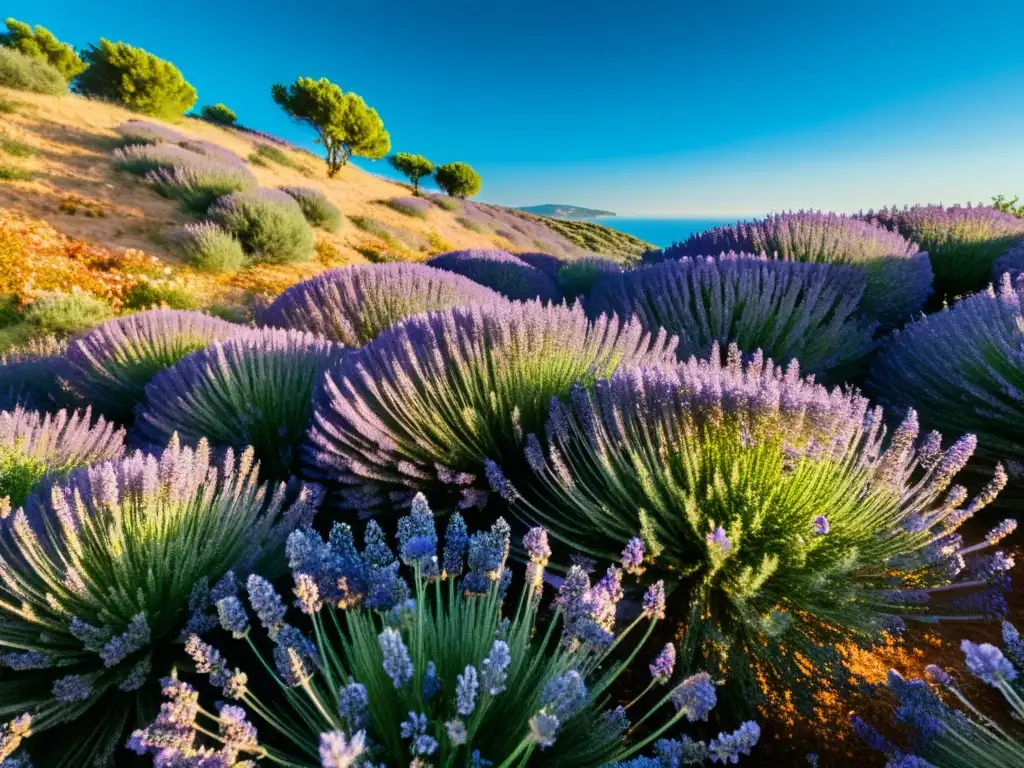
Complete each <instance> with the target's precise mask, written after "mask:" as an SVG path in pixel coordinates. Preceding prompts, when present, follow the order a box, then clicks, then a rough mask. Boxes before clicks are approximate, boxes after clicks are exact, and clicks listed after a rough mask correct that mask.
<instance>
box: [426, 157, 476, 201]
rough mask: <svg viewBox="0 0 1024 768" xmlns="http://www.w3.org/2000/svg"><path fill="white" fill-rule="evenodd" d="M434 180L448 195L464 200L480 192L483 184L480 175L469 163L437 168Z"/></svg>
mask: <svg viewBox="0 0 1024 768" xmlns="http://www.w3.org/2000/svg"><path fill="white" fill-rule="evenodd" d="M434 180H435V181H436V182H437V186H439V187H440V188H441V189H443V190H444V191H445V192H446V193H448V194H449V195H451V196H452V197H460V198H462V199H463V200H465V199H466V198H467V197H472V196H473V195H475V194H476V193H477V192H479V191H480V186H481V185H482V183H483V182H482V180H481V179H480V174H479V173H477V172H476V171H474V170H473V168H472V167H471V166H469V165H468V164H467V163H446V164H445V165H439V166H437V170H435V171H434Z"/></svg>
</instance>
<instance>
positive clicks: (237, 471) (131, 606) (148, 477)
mask: <svg viewBox="0 0 1024 768" xmlns="http://www.w3.org/2000/svg"><path fill="white" fill-rule="evenodd" d="M257 468H258V467H257V465H256V463H255V462H254V461H253V454H252V451H246V452H244V453H243V454H242V455H241V456H239V457H237V458H236V456H235V455H234V454H233V453H232V452H230V451H229V452H228V453H227V455H226V456H225V457H224V459H223V461H222V462H221V463H220V464H212V463H211V461H210V450H209V448H208V447H207V445H206V443H205V442H204V443H201V444H200V445H199V446H198V447H197V448H196V449H195V450H193V449H190V448H182V447H180V446H179V445H178V443H177V440H172V442H171V444H170V445H169V446H168V447H167V449H166V450H165V451H164V452H163V454H162V455H161V456H160V457H159V458H156V457H154V456H146V455H144V454H142V453H136V454H134V455H133V456H130V457H127V458H124V459H121V460H118V461H110V462H104V463H101V464H97V465H94V466H93V467H90V468H87V469H82V470H79V471H78V472H76V473H75V474H73V475H72V476H71V477H70V478H69V479H68V481H67V482H66V483H65V484H61V485H58V486H55V488H54V491H53V494H52V496H51V498H50V499H49V500H48V501H47V502H46V503H45V504H43V505H42V506H41V507H40V509H39V510H37V511H36V512H35V515H34V517H36V518H38V519H31V518H30V516H29V515H28V514H26V512H25V511H24V510H18V511H17V512H16V513H14V514H13V515H11V516H9V517H7V518H6V519H4V520H2V521H0V570H2V573H3V579H2V586H0V614H2V615H3V617H4V620H3V622H0V647H2V648H3V649H4V653H3V654H2V655H0V663H2V664H3V665H4V666H5V667H7V672H6V673H5V675H4V676H3V679H2V680H0V716H2V717H5V718H6V717H14V716H19V715H22V714H25V715H27V716H30V717H31V730H32V733H33V734H40V733H43V732H45V731H48V730H50V729H53V728H57V727H60V729H61V731H60V733H59V734H57V735H55V736H51V737H49V738H48V737H43V738H33V739H32V740H31V741H30V742H29V747H30V749H31V751H33V752H34V753H35V755H36V757H37V759H39V760H40V761H41V764H43V765H47V766H69V767H70V766H82V765H107V764H112V762H113V758H112V756H113V754H114V750H115V749H116V748H118V747H120V746H121V745H123V744H124V740H125V737H126V735H127V734H126V732H125V731H126V729H130V728H131V727H132V723H135V722H146V721H147V720H148V719H149V718H151V717H152V716H153V715H155V714H156V706H155V703H154V702H153V700H152V696H151V695H150V691H149V689H148V687H147V686H146V685H145V684H146V682H147V681H148V680H149V678H150V675H151V673H152V671H153V670H154V669H155V670H157V671H159V670H162V669H165V668H167V666H169V665H170V664H171V663H173V659H174V658H175V656H176V655H177V653H179V652H180V651H177V650H176V642H179V641H178V640H176V638H178V633H179V632H181V631H182V630H184V635H185V636H187V635H188V634H190V633H192V632H201V631H204V630H206V629H209V628H210V626H211V625H212V624H214V623H215V619H214V618H213V616H214V614H213V613H212V611H213V608H212V604H211V600H212V599H214V598H220V597H225V596H229V595H231V594H234V592H235V588H236V582H235V578H234V576H235V574H237V575H239V576H243V577H244V575H245V574H246V573H247V572H248V571H249V570H250V569H251V568H253V567H256V566H257V565H260V562H258V558H259V556H260V555H261V553H263V552H267V553H273V552H274V550H275V547H280V546H282V545H283V543H284V540H285V538H286V537H287V536H288V534H289V533H290V532H291V531H292V530H294V529H295V528H296V527H298V526H300V525H308V524H309V522H310V520H311V519H312V516H313V513H314V512H315V510H316V506H317V504H318V502H319V491H318V490H317V489H316V488H303V489H302V490H301V491H299V493H298V497H297V499H296V500H295V502H294V503H293V504H291V506H289V507H288V508H287V509H286V508H285V498H286V494H285V489H284V487H283V486H282V487H281V488H278V489H276V490H273V491H269V492H268V490H269V489H268V488H267V487H266V486H261V485H259V484H258V483H257V480H256V473H257ZM266 565H267V562H263V563H262V566H263V567H266ZM232 569H235V570H234V571H232ZM211 585H213V586H212V588H211ZM75 721H79V722H77V723H76V722H75ZM119 762H120V761H119Z"/></svg>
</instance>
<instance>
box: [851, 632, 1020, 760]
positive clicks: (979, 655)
mask: <svg viewBox="0 0 1024 768" xmlns="http://www.w3.org/2000/svg"><path fill="white" fill-rule="evenodd" d="M960 648H961V650H962V651H963V654H964V661H965V662H966V666H967V671H968V672H970V673H971V675H973V676H974V677H976V678H978V679H979V680H982V681H983V682H985V683H986V684H988V685H990V686H992V687H993V688H995V689H996V690H997V691H999V693H1000V694H1002V696H1003V698H1004V699H1005V701H1006V703H1007V704H1008V705H1009V709H1010V720H1009V721H1007V722H1006V723H1005V725H1006V727H1004V725H1003V724H999V723H997V722H996V721H995V720H994V719H992V718H990V717H988V716H987V715H985V714H983V713H982V712H981V711H980V710H979V709H978V708H977V707H975V705H974V704H972V703H971V702H970V701H969V700H968V698H967V696H966V695H964V693H963V692H962V691H961V690H960V688H959V687H958V686H957V684H956V680H955V679H954V678H953V676H952V675H950V674H949V673H948V672H947V671H946V670H944V669H942V668H940V667H937V666H935V665H929V666H928V667H926V668H925V675H926V677H927V680H905V679H904V678H903V676H902V675H900V674H899V673H898V672H896V671H895V670H891V671H890V672H889V688H890V690H891V691H892V692H893V693H894V694H895V695H896V697H897V698H898V699H899V702H900V703H899V708H898V709H897V710H896V717H895V719H894V723H895V724H896V725H901V726H904V727H908V728H909V729H910V730H911V731H912V732H913V733H914V735H915V738H914V739H913V740H912V742H911V747H910V749H909V750H907V751H906V752H905V751H903V750H901V749H900V748H899V747H897V746H896V745H895V744H893V743H892V742H891V741H889V740H888V739H886V738H885V737H884V736H882V735H881V734H880V733H878V732H877V731H876V730H875V729H874V728H872V727H871V726H870V725H868V724H867V723H865V722H864V721H863V720H861V719H860V718H859V717H856V716H855V717H854V723H853V724H854V729H855V730H856V731H857V733H858V734H859V735H861V736H862V738H864V739H865V740H866V741H867V743H868V744H869V746H871V747H872V748H874V749H876V750H878V751H881V752H886V753H888V756H889V762H888V763H887V766H892V767H893V768H929V767H930V768H958V767H959V766H962V765H972V766H986V768H1001V766H1010V765H1024V732H1022V730H1021V728H1020V724H1021V722H1022V721H1024V686H1022V684H1021V674H1024V641H1021V638H1020V633H1019V632H1017V628H1016V627H1014V626H1013V625H1012V624H1010V623H1009V622H1006V621H1004V622H1003V650H1000V649H999V648H997V647H996V646H994V645H992V644H990V643H980V644H977V643H973V642H971V641H970V640H964V641H963V642H962V643H961V645H960ZM1004 654H1005V655H1004ZM943 698H945V699H946V700H948V701H952V702H953V704H954V705H960V706H956V709H950V707H949V706H948V705H947V703H946V701H944V700H943ZM1011 724H1012V725H1011Z"/></svg>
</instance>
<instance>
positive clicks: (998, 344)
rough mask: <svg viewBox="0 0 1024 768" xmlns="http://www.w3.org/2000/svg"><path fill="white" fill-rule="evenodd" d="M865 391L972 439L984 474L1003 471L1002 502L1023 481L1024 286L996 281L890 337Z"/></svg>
mask: <svg viewBox="0 0 1024 768" xmlns="http://www.w3.org/2000/svg"><path fill="white" fill-rule="evenodd" d="M868 385H869V386H870V387H871V389H872V390H873V391H874V392H876V393H877V395H878V397H879V398H880V399H881V401H882V402H883V403H884V404H886V405H887V406H889V407H890V408H892V409H894V410H896V411H898V412H899V411H905V410H906V409H908V408H915V409H917V410H918V411H919V412H920V413H921V414H922V420H923V421H924V422H925V425H926V426H928V427H933V428H935V429H940V430H943V431H949V432H953V433H957V432H972V433H974V434H976V435H977V436H978V450H977V453H976V456H977V463H976V464H974V465H972V467H973V468H976V469H981V470H982V471H984V468H985V467H986V466H991V465H992V464H993V463H995V462H996V461H1003V462H1005V463H1006V466H1007V469H1008V470H1009V472H1010V476H1011V478H1012V486H1011V491H1013V492H1011V493H1009V494H1007V497H1008V499H1016V498H1019V495H1020V486H1021V479H1022V477H1024V278H1020V279H1018V281H1017V283H1016V287H1014V285H1013V284H1012V283H1011V282H1010V278H1009V275H1004V277H1003V281H1002V282H1001V284H1000V286H999V290H998V291H995V290H993V289H992V288H989V290H987V291H983V292H981V293H978V294H975V295H974V296H971V297H969V298H967V299H964V300H963V301H960V302H958V303H957V304H956V305H954V306H953V307H952V308H951V309H947V310H944V311H942V312H939V313H936V314H934V315H929V316H928V317H925V318H922V319H921V320H918V321H916V322H914V323H911V324H910V325H908V326H907V327H906V328H905V329H904V330H903V331H901V332H900V333H897V334H896V335H895V336H893V337H892V339H891V341H890V342H889V344H888V345H887V346H886V347H885V349H884V350H883V351H882V353H881V354H880V355H879V356H878V358H877V359H876V360H875V363H874V365H873V366H872V368H871V372H870V375H869V377H868Z"/></svg>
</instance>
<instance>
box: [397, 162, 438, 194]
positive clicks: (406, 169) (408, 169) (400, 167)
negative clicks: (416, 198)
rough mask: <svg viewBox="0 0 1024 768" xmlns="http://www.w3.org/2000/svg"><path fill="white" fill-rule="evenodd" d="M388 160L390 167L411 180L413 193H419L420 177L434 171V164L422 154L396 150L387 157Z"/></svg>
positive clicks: (424, 176)
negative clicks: (396, 151)
mask: <svg viewBox="0 0 1024 768" xmlns="http://www.w3.org/2000/svg"><path fill="white" fill-rule="evenodd" d="M388 162H389V163H391V167H392V168H394V169H395V170H396V171H398V172H399V173H400V174H402V175H403V176H405V177H406V178H407V179H409V181H411V182H412V187H413V190H412V191H413V194H415V195H418V194H419V193H420V179H422V178H426V177H427V176H430V174H432V173H433V172H434V164H433V163H432V162H430V161H429V160H427V158H425V157H423V155H410V154H409V153H407V152H398V153H396V154H394V155H392V156H391V157H389V158H388Z"/></svg>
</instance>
